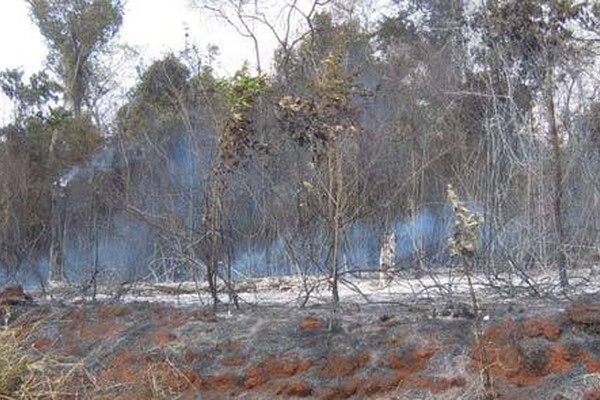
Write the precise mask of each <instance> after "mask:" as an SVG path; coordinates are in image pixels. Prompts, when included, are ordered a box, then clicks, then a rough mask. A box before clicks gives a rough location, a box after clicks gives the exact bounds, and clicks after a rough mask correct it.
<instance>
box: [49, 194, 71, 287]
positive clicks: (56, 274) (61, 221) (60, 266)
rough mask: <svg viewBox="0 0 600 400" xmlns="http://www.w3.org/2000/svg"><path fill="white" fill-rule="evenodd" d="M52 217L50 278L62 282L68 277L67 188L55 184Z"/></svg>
mask: <svg viewBox="0 0 600 400" xmlns="http://www.w3.org/2000/svg"><path fill="white" fill-rule="evenodd" d="M51 196H52V200H51V201H52V209H51V213H52V218H51V227H50V229H51V237H50V265H49V270H48V280H49V281H56V282H62V281H64V280H65V278H66V274H65V269H64V245H65V239H66V201H67V193H66V188H63V187H61V186H60V184H58V185H55V186H54V187H53V188H52V195H51Z"/></svg>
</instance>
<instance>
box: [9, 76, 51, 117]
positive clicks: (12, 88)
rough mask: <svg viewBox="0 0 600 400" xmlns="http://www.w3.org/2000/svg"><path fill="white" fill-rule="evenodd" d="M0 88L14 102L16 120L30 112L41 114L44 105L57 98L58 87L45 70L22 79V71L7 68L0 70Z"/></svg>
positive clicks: (44, 108) (28, 114)
mask: <svg viewBox="0 0 600 400" xmlns="http://www.w3.org/2000/svg"><path fill="white" fill-rule="evenodd" d="M0 89H1V90H2V92H4V94H5V95H6V96H7V97H8V98H9V99H10V100H11V101H12V102H13V103H14V104H15V106H16V110H17V115H16V119H17V122H18V123H20V122H22V120H23V119H24V118H26V117H27V116H30V115H32V114H35V115H38V116H39V115H42V114H43V113H44V112H45V111H46V108H47V107H46V106H47V105H48V104H49V103H51V102H56V101H57V100H58V95H59V92H60V87H59V85H58V84H57V83H56V82H53V81H52V80H51V79H50V78H49V77H48V74H46V73H45V72H43V71H42V72H38V73H37V74H34V75H32V76H31V77H30V78H29V83H25V82H24V81H23V71H21V70H18V69H7V70H5V71H2V72H0Z"/></svg>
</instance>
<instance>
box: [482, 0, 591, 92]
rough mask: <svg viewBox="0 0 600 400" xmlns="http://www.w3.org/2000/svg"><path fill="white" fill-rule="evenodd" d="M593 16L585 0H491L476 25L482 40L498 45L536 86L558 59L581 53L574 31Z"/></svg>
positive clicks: (526, 79)
mask: <svg viewBox="0 0 600 400" xmlns="http://www.w3.org/2000/svg"><path fill="white" fill-rule="evenodd" d="M594 18H595V17H594V15H593V11H592V9H590V7H589V4H588V3H586V2H576V1H573V0H560V1H555V0H542V1H539V0H494V1H490V2H488V3H487V8H486V9H485V10H484V11H483V13H482V14H480V15H479V16H478V18H477V25H478V26H479V29H480V30H481V31H482V37H483V38H484V41H485V43H486V44H487V45H488V46H489V47H490V48H496V47H500V48H501V49H502V51H503V52H504V54H505V55H507V56H508V57H505V58H506V61H508V62H509V63H511V64H512V65H513V66H514V67H515V68H518V70H519V76H520V77H521V79H522V81H524V82H526V83H527V84H528V85H529V86H530V87H533V88H534V89H535V88H538V87H539V85H540V84H541V83H542V82H543V81H544V79H545V78H546V74H547V73H548V72H549V71H550V69H551V68H554V67H555V66H556V65H557V64H558V63H559V62H560V61H566V60H574V59H575V58H577V56H578V55H580V54H581V52H582V50H583V48H584V46H585V41H580V40H578V39H576V31H577V30H580V31H581V30H585V29H586V26H587V25H589V24H590V21H592V20H593V19H594ZM592 25H593V24H592Z"/></svg>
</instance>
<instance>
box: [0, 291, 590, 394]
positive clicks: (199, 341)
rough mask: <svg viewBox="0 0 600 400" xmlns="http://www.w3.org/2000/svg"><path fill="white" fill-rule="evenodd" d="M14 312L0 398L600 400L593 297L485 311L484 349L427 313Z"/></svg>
mask: <svg viewBox="0 0 600 400" xmlns="http://www.w3.org/2000/svg"><path fill="white" fill-rule="evenodd" d="M10 307H11V310H10V312H11V315H10V322H9V328H8V329H7V330H5V331H4V332H3V336H2V337H0V340H4V341H5V343H7V342H6V338H7V337H10V338H12V339H14V340H15V343H17V345H18V347H19V357H21V358H18V359H19V360H20V361H18V362H19V365H21V364H22V365H23V368H22V369H20V370H19V371H21V374H22V376H21V377H20V378H19V379H17V380H16V381H15V382H16V384H13V385H10V386H8V389H7V385H4V386H3V385H2V379H0V394H1V395H4V396H6V397H2V396H0V398H57V399H127V400H135V399H225V398H239V399H270V398H290V399H293V398H308V399H312V398H314V399H362V398H373V399H483V398H486V397H485V396H484V390H483V385H482V381H483V380H484V378H486V377H488V378H490V386H491V390H488V392H491V393H488V394H487V398H500V399H557V400H558V399H585V400H594V399H596V400H597V399H600V301H594V300H593V299H590V298H589V297H588V298H587V299H586V300H576V301H570V302H568V303H567V302H566V301H560V300H544V301H541V300H536V301H533V300H529V301H523V300H520V301H519V302H514V303H510V302H507V303H494V304H486V305H485V314H486V315H487V316H488V317H487V318H486V319H487V320H486V321H484V322H483V324H484V326H483V328H482V335H480V337H479V338H477V337H476V335H475V334H474V332H475V331H476V329H475V325H474V320H473V318H470V316H469V315H468V313H467V314H465V315H461V314H460V313H454V312H449V313H448V312H433V308H432V306H431V305H430V304H413V305H406V304H391V303H390V304H381V303H380V304H358V303H354V304H352V303H349V304H343V305H342V306H341V307H340V308H339V309H337V310H336V311H333V310H332V309H331V308H330V307H328V306H324V305H320V306H312V307H308V308H297V307H285V306H266V307H261V306H248V305H246V306H244V308H242V309H241V310H235V311H232V312H228V311H226V310H220V311H219V312H217V313H215V312H213V310H212V308H209V307H200V306H187V307H175V306H172V305H165V304H150V303H128V304H119V303H115V304H108V303H102V304H91V303H90V304H85V303H80V304H63V305H61V304H56V303H54V304H51V303H49V304H44V305H35V304H26V305H12V306H10ZM452 314H455V315H454V316H453V315H452ZM0 322H1V321H0ZM1 348H2V343H0V370H1V369H2V357H3V352H2V350H1ZM4 357H7V356H4ZM19 385H20V386H19ZM3 387H4V389H2V388H3ZM32 388H36V390H37V391H35V392H34V391H33V389H32ZM2 390H4V391H5V393H1V391H2ZM27 390H29V392H27ZM27 393H29V395H28V394H27Z"/></svg>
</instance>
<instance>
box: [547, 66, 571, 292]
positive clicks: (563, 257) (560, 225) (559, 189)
mask: <svg viewBox="0 0 600 400" xmlns="http://www.w3.org/2000/svg"><path fill="white" fill-rule="evenodd" d="M548 76H549V78H548V80H549V82H548V88H547V90H548V92H547V103H548V104H547V106H548V118H549V121H548V122H549V126H550V137H551V140H552V153H553V167H554V177H553V179H554V201H553V211H554V219H555V226H556V236H557V239H558V260H557V262H558V273H559V279H560V286H561V287H562V288H563V289H565V288H566V287H567V286H569V279H568V276H567V254H566V249H565V230H564V218H563V209H562V199H563V194H564V187H563V170H562V136H561V134H560V132H559V130H558V126H557V123H556V110H555V106H554V80H553V77H552V71H550V72H549V74H548Z"/></svg>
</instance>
